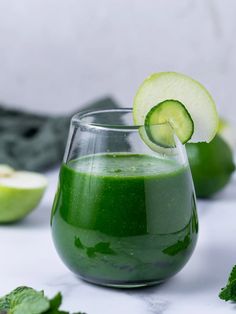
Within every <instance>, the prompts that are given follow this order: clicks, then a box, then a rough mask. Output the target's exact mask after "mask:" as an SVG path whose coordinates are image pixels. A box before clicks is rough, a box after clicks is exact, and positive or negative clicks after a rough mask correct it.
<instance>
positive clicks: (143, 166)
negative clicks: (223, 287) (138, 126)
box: [52, 154, 198, 286]
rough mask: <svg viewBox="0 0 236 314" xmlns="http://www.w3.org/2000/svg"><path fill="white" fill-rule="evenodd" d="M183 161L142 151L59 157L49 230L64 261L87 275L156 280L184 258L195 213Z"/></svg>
mask: <svg viewBox="0 0 236 314" xmlns="http://www.w3.org/2000/svg"><path fill="white" fill-rule="evenodd" d="M193 193H194V192H193V186H192V179H191V176H190V174H189V171H188V169H187V168H186V166H179V165H178V164H177V163H176V162H174V161H171V160H165V159H160V158H157V157H153V156H148V155H140V154H97V155H93V156H87V157H82V158H79V159H77V160H72V161H70V162H69V163H68V164H67V165H65V164H64V165H63V166H62V168H61V173H60V183H59V189H58V192H57V196H56V200H55V205H54V209H53V220H52V221H53V223H52V230H53V237H54V242H55V245H56V247H57V250H58V252H59V254H60V256H61V257H62V259H63V261H64V262H65V263H66V265H67V266H68V267H69V268H70V269H71V270H72V271H74V272H75V273H77V274H80V276H82V277H84V278H87V280H90V281H92V282H96V283H106V284H111V285H122V284H123V285H125V284H126V282H127V283H129V285H134V286H135V285H139V284H140V283H143V282H146V284H148V283H149V282H150V283H153V282H155V283H156V282H160V281H162V280H163V279H166V278H168V277H170V276H172V275H174V274H175V273H176V272H177V271H178V270H179V269H180V268H182V266H183V265H184V264H185V263H186V261H187V260H188V258H189V257H190V255H191V253H192V251H193V249H194V247H195V243H196V237H197V230H198V224H197V216H196V207H195V199H194V194H193Z"/></svg>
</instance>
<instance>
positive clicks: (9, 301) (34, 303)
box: [0, 287, 85, 314]
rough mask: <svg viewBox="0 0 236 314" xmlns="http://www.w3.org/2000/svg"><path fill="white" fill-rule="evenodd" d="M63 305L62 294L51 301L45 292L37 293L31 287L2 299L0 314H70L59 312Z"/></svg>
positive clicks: (20, 288)
mask: <svg viewBox="0 0 236 314" xmlns="http://www.w3.org/2000/svg"><path fill="white" fill-rule="evenodd" d="M61 303H62V295H61V293H60V292H59V293H57V294H56V295H55V296H54V297H53V298H52V299H51V300H49V299H48V298H47V297H45V296H44V292H43V291H36V290H34V289H32V288H30V287H18V288H16V289H15V290H13V291H12V292H10V293H9V294H7V295H5V296H4V297H2V298H0V314H70V313H69V312H66V311H60V310H59V308H60V306H61ZM74 314H85V313H81V312H78V313H74Z"/></svg>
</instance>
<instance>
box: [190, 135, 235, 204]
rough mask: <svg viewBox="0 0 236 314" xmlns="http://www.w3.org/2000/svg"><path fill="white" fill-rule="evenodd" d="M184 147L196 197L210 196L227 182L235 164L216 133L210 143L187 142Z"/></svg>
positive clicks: (223, 142)
mask: <svg viewBox="0 0 236 314" xmlns="http://www.w3.org/2000/svg"><path fill="white" fill-rule="evenodd" d="M186 149H187V154H188V159H189V164H190V168H191V172H192V176H193V181H194V186H195V190H196V195H197V197H200V198H207V197H210V196H212V195H213V194H214V193H216V192H218V191H220V190H221V189H222V188H223V187H224V186H225V185H226V184H227V183H228V182H229V180H230V177H231V175H232V173H233V171H234V170H235V165H234V161H233V154H232V151H231V149H230V147H229V145H228V144H227V143H226V142H225V141H224V140H223V138H222V137H221V136H219V135H216V136H215V138H214V139H213V140H212V141H211V142H210V143H188V144H186Z"/></svg>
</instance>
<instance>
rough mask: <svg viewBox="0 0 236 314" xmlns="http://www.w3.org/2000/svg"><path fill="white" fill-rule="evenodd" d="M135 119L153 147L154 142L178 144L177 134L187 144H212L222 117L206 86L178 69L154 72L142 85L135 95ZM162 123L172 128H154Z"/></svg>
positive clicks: (143, 135) (157, 144)
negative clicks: (177, 70) (219, 116)
mask: <svg viewBox="0 0 236 314" xmlns="http://www.w3.org/2000/svg"><path fill="white" fill-rule="evenodd" d="M133 119H134V123H135V125H140V126H144V128H145V131H144V130H142V131H141V132H140V135H141V137H142V139H143V141H144V142H145V143H146V144H147V145H148V146H149V147H150V148H152V149H153V145H156V146H161V147H166V148H171V147H174V146H175V145H174V139H173V133H174V134H176V135H177V137H178V138H179V140H180V141H181V142H182V143H183V144H185V143H186V142H193V143H196V142H207V143H209V142H210V141H211V140H212V139H213V138H214V136H215V134H216V132H217V129H218V120H219V119H218V114H217V111H216V105H215V103H214V100H213V99H212V97H211V95H210V94H209V92H208V91H207V90H206V89H205V87H204V86H203V85H201V84H200V83H199V82H197V81H195V80H193V79H192V78H190V77H188V76H186V75H183V74H180V73H176V72H160V73H155V74H152V75H151V76H149V77H148V78H147V79H146V80H145V81H144V82H143V83H142V84H141V86H140V87H139V89H138V91H137V93H136V96H135V98H134V105H133ZM161 124H169V125H170V126H171V128H168V127H166V128H165V127H163V128H162V131H160V128H157V127H156V128H155V127H154V126H155V125H161ZM171 129H172V130H171ZM168 130H169V131H168Z"/></svg>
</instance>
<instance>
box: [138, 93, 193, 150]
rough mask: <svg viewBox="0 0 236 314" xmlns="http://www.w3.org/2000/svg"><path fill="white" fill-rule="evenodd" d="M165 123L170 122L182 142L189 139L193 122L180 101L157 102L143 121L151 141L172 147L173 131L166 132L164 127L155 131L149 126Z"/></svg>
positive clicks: (173, 144)
mask: <svg viewBox="0 0 236 314" xmlns="http://www.w3.org/2000/svg"><path fill="white" fill-rule="evenodd" d="M165 123H169V124H170V126H171V127H172V128H173V130H174V131H175V133H176V135H177V136H178V138H179V139H180V141H181V142H182V143H183V144H185V143H186V142H188V141H189V140H190V139H191V137H192V135H193V131H194V123H193V120H192V118H191V116H190V114H189V112H188V110H187V109H186V108H185V106H184V105H183V104H182V103H181V102H180V101H178V100H173V99H170V100H165V101H163V102H161V103H159V104H157V105H156V106H154V107H153V108H152V109H151V110H150V111H149V112H148V114H147V115H146V118H145V122H144V125H145V129H146V132H147V135H148V137H149V139H150V140H151V141H152V142H154V143H156V144H158V145H160V146H163V147H174V146H175V143H174V139H173V136H172V134H173V132H171V133H170V132H168V131H167V128H164V127H163V128H159V130H158V132H155V130H154V128H153V127H151V126H153V125H159V124H165Z"/></svg>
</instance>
